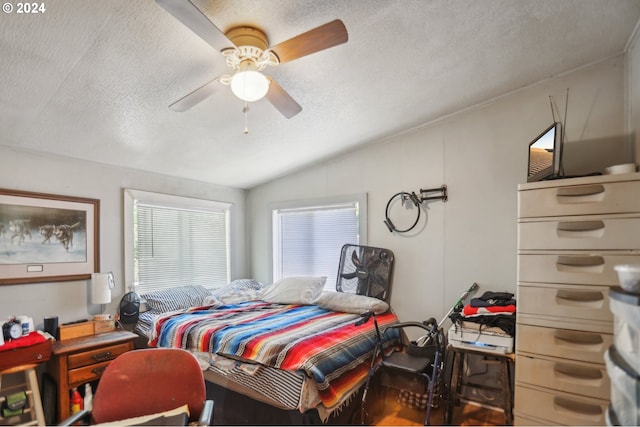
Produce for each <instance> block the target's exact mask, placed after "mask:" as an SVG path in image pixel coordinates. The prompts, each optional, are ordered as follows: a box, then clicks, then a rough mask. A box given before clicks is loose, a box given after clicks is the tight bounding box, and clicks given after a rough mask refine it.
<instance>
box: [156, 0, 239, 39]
mask: <svg viewBox="0 0 640 427" xmlns="http://www.w3.org/2000/svg"><path fill="white" fill-rule="evenodd" d="M156 3H158V5H160V6H161V7H162V8H163V9H164V10H166V11H167V12H169V13H170V14H171V15H173V17H174V18H176V19H177V20H178V21H180V22H182V23H183V24H184V25H185V26H186V27H187V28H189V29H190V30H191V31H193V32H194V33H196V34H197V35H198V36H199V37H200V38H202V40H204V41H205V42H207V43H209V44H210V45H211V46H212V47H213V48H214V49H216V50H218V51H221V50H222V49H224V48H228V47H233V46H235V45H234V44H233V42H232V41H231V40H229V39H228V38H227V36H225V35H224V33H223V32H222V31H220V29H219V28H218V27H216V26H215V24H214V23H213V22H211V21H210V20H209V18H207V16H206V15H205V14H204V13H202V11H201V10H200V9H198V8H197V7H196V6H195V5H194V4H193V3H191V1H190V0H156Z"/></svg>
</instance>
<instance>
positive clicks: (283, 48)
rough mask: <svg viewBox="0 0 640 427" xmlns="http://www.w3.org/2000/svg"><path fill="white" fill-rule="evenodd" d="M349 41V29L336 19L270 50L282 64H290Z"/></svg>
mask: <svg viewBox="0 0 640 427" xmlns="http://www.w3.org/2000/svg"><path fill="white" fill-rule="evenodd" d="M347 40H349V35H348V34H347V28H346V27H345V26H344V23H343V22H342V21H341V20H339V19H336V20H335V21H331V22H329V23H326V24H324V25H321V26H319V27H317V28H314V29H313V30H310V31H307V32H306V33H302V34H299V35H297V36H295V37H293V38H291V39H289V40H286V41H284V42H282V43H278V44H277V45H275V46H273V47H271V48H270V50H271V51H272V52H274V53H275V54H276V55H277V56H278V59H279V60H280V63H281V64H282V63H284V62H289V61H292V60H294V59H297V58H301V57H303V56H306V55H309V54H311V53H315V52H319V51H321V50H324V49H328V48H330V47H333V46H337V45H339V44H342V43H346V42H347Z"/></svg>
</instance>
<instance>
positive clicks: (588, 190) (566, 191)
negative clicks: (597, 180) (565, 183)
mask: <svg viewBox="0 0 640 427" xmlns="http://www.w3.org/2000/svg"><path fill="white" fill-rule="evenodd" d="M601 193H604V186H603V185H601V184H593V185H580V186H577V187H562V188H558V192H557V193H556V194H557V195H558V197H581V196H593V195H595V194H601Z"/></svg>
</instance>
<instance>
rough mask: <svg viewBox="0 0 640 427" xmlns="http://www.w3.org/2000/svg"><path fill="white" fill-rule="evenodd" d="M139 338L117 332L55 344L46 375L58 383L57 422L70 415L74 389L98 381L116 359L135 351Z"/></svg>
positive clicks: (127, 333)
mask: <svg viewBox="0 0 640 427" xmlns="http://www.w3.org/2000/svg"><path fill="white" fill-rule="evenodd" d="M136 337H137V335H136V334H134V333H131V332H127V331H123V330H116V331H113V332H105V333H101V334H96V335H88V336H84V337H80V338H73V339H69V340H65V341H57V342H55V343H54V344H53V347H52V350H51V353H52V356H51V360H50V361H49V363H48V370H47V372H48V374H49V375H50V376H51V378H52V379H53V381H54V382H55V383H56V389H57V395H58V399H57V401H58V404H57V418H58V422H60V421H62V420H64V419H66V418H68V417H69V415H70V413H71V408H70V402H69V394H70V391H71V389H73V388H74V387H78V389H80V386H82V385H83V384H85V383H88V382H92V381H97V380H99V379H100V377H101V376H102V373H103V372H104V370H105V369H106V368H107V366H109V363H111V361H112V360H113V359H115V358H116V357H118V356H119V355H121V354H123V353H126V352H127V351H130V350H133V341H134V340H135V339H136Z"/></svg>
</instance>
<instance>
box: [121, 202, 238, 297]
mask: <svg viewBox="0 0 640 427" xmlns="http://www.w3.org/2000/svg"><path fill="white" fill-rule="evenodd" d="M124 204H125V257H126V260H125V280H126V283H128V284H132V283H135V284H136V286H135V291H136V292H138V293H145V292H149V291H152V290H158V289H166V288H172V287H175V286H184V285H202V286H206V287H209V288H212V287H218V286H223V285H225V284H227V283H229V277H230V273H229V272H230V268H229V265H230V253H231V252H230V247H229V246H230V244H229V240H230V239H229V230H230V216H231V204H229V203H222V202H215V201H209V200H201V199H190V198H187V197H179V196H170V195H166V194H158V193H149V192H144V191H137V190H125V203H124Z"/></svg>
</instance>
